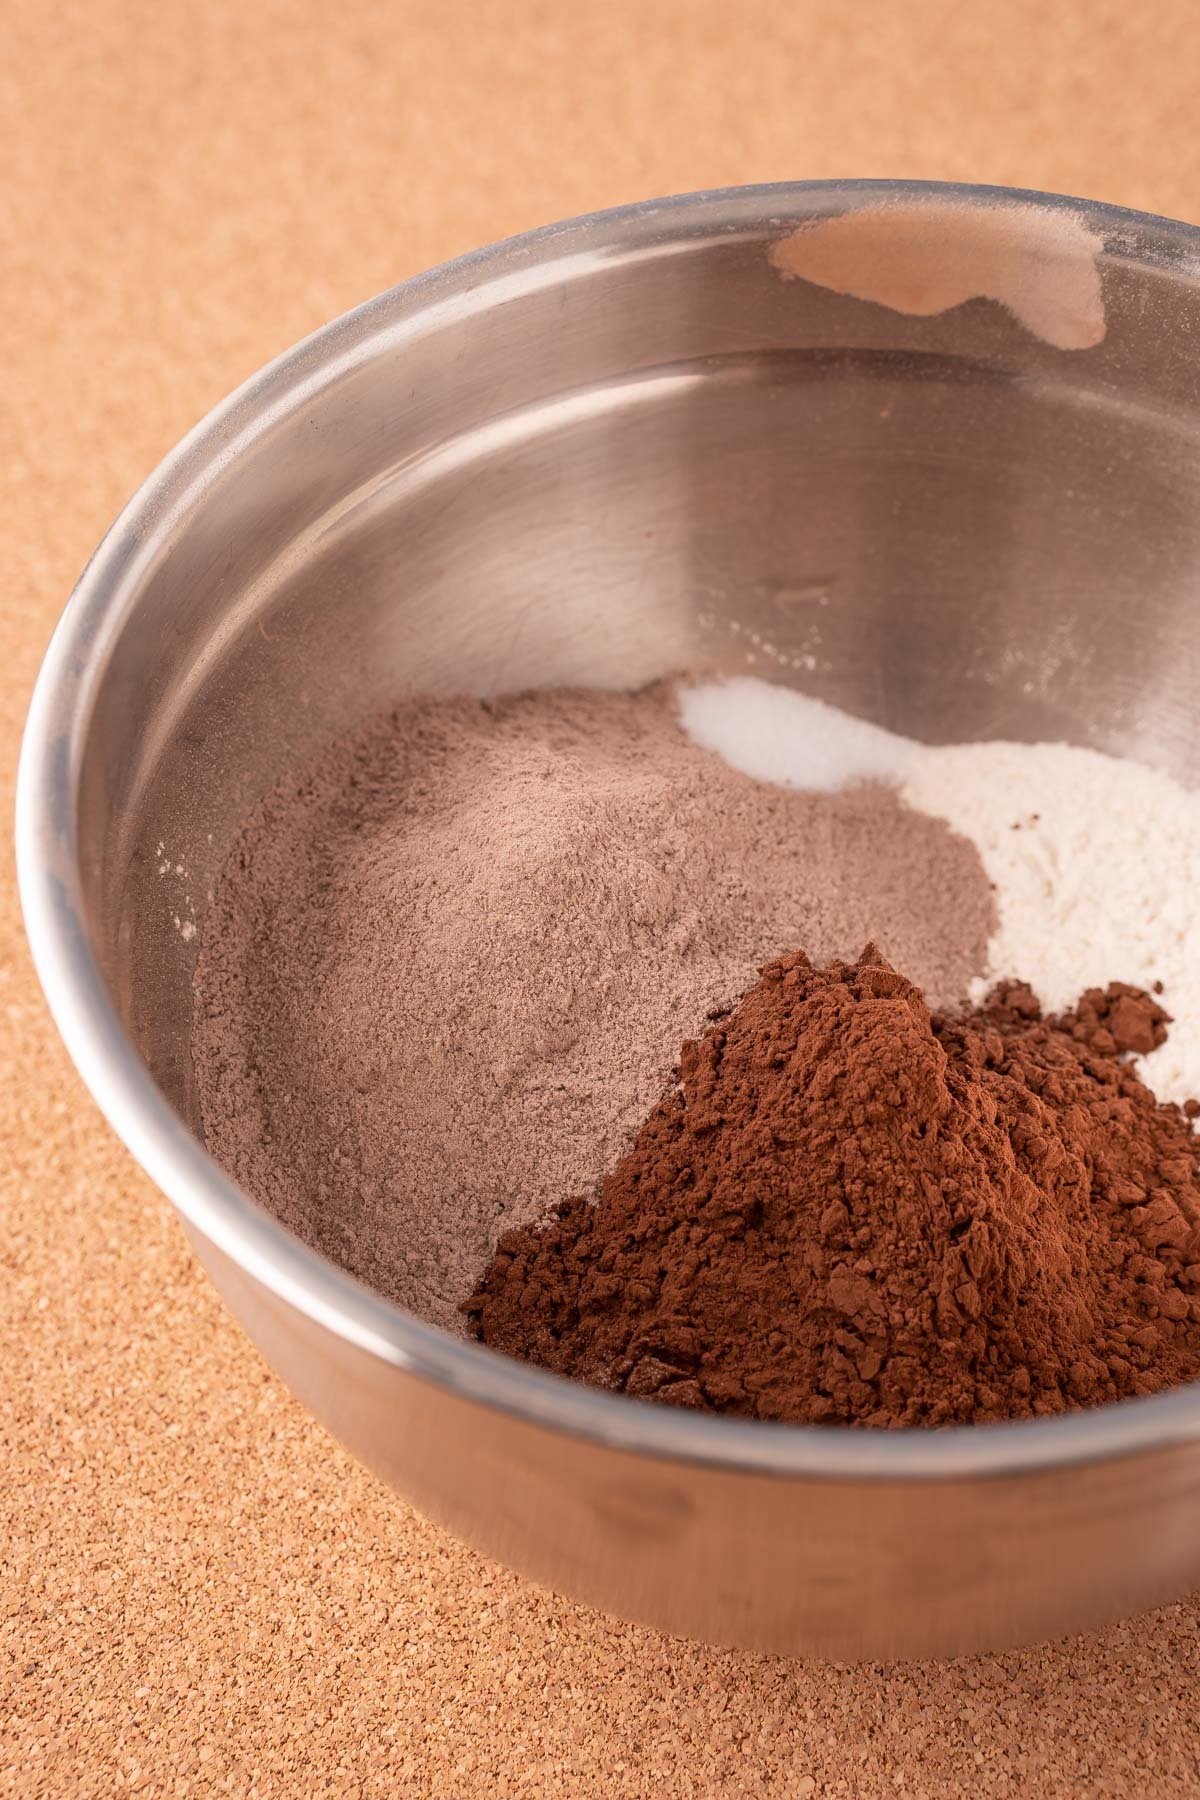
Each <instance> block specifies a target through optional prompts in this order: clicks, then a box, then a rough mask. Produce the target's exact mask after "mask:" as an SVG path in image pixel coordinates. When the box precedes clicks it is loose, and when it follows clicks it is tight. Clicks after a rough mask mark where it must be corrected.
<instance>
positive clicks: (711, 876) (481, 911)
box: [193, 687, 994, 1330]
mask: <svg viewBox="0 0 1200 1800" xmlns="http://www.w3.org/2000/svg"><path fill="white" fill-rule="evenodd" d="M993 925H994V913H993V906H992V899H991V895H990V892H989V889H988V884H987V880H986V878H985V876H984V873H983V870H982V867H981V865H980V862H979V858H978V855H977V853H976V852H975V850H974V849H973V848H972V847H971V845H969V844H968V843H967V842H966V841H965V840H964V839H963V838H961V837H958V836H956V835H955V834H954V833H953V832H952V831H951V830H950V829H949V828H948V827H947V826H946V825H945V824H943V823H941V822H939V821H935V820H933V819H931V818H929V817H927V816H926V815H925V814H923V813H919V812H915V811H913V810H912V809H910V808H909V807H907V806H905V805H904V804H903V803H902V802H901V800H900V799H899V798H898V796H897V795H896V794H895V792H894V791H892V790H889V789H887V788H884V787H881V786H879V785H875V786H871V785H867V786H862V785H860V786H858V787H856V788H855V789H854V790H853V791H852V792H845V793H837V794H829V795H816V794H808V793H799V792H794V791H789V790H787V789H786V788H782V787H771V786H766V785H763V784H761V783H759V782H755V781H753V780H750V779H749V778H748V777H747V776H746V775H744V774H741V773H738V772H736V771H735V770H733V769H731V768H730V767H729V766H728V765H727V764H726V763H724V762H723V761H722V760H721V759H720V758H719V757H717V756H715V755H712V754H710V753H709V752H708V751H706V750H703V749H701V748H699V747H697V746H696V745H694V744H692V743H690V742H689V741H688V739H687V737H686V736H685V734H684V732H683V730H682V729H681V727H680V723H679V719H678V716H677V711H676V704H675V698H674V694H673V692H672V690H671V689H669V688H666V687H662V688H656V689H652V690H649V691H647V692H644V693H641V694H637V695H632V696H630V695H619V694H601V693H590V692H580V691H576V692H565V691H560V692H557V693H538V694H528V695H524V696H520V697H517V698H510V699H505V700H499V701H490V702H485V701H477V700H469V699H458V700H437V701H433V700H425V701H421V700H417V701H413V702H411V703H408V704H406V705H404V706H401V707H400V708H399V709H397V710H396V711H395V712H394V713H392V714H391V715H389V716H387V717H384V718H381V719H377V720H374V721H372V722H369V723H368V724H366V725H364V726H363V728H362V729H361V730H358V731H356V732H355V733H353V734H351V735H350V736H349V737H348V738H346V739H344V740H343V741H342V742H340V743H338V744H335V745H334V746H332V747H331V748H330V749H329V750H327V751H326V752H325V753H324V754H323V755H321V756H318V757H317V758H316V759H315V760H314V761H313V762H312V763H311V764H310V765H309V766H308V767H307V768H305V769H303V770H301V771H300V772H299V773H296V774H294V775H291V776H289V777H287V778H286V779H284V780H283V781H281V782H280V783H279V785H278V786H277V787H276V789H275V790H274V792H272V793H271V794H270V795H269V796H268V797H267V798H266V800H265V801H264V802H263V803H262V804H261V805H260V806H259V807H258V809H257V810H256V812H255V813H254V815H253V816H252V817H251V818H250V819H249V821H248V822H247V824H246V826H245V827H244V829H243V831H242V832H241V834H240V836H239V838H238V840H237V842H236V844H235V846H234V848H233V851H232V854H231V855H230V857H229V859H228V861H227V863H226V865H225V868H224V870H223V873H222V875H221V877H220V879H219V881H218V883H217V884H216V888H215V891H214V893H213V894H212V896H211V900H210V903H209V906H208V909H207V914H206V918H205V922H204V931H203V941H202V946H201V953H200V958H199V962H198V965H197V971H196V1003H195V1021H194V1034H193V1045H194V1059H195V1068H196V1081H197V1088H198V1093H199V1099H200V1106H201V1113H202V1118H203V1123H204V1129H205V1134H206V1138H207V1141H208V1144H209V1147H210V1149H211V1150H212V1152H213V1154H214V1155H215V1156H216V1157H217V1158H218V1159H219V1160H220V1161H221V1162H222V1163H223V1164H224V1165H225V1166H226V1168H228V1169H229V1170H230V1171H231V1173H232V1174H233V1175H234V1176H235V1177H236V1178H237V1179H238V1180H239V1181H240V1182H241V1183H242V1184H243V1186H244V1187H245V1188H246V1189H247V1190H248V1191H249V1192H250V1193H251V1194H252V1195H253V1196H254V1197H255V1198H256V1199H257V1200H259V1201H260V1202H261V1203H262V1204H263V1205H264V1206H266V1207H267V1208H269V1209H270V1211H271V1212H273V1213H274V1214H275V1215H276V1216H277V1217H279V1218H280V1219H281V1220H283V1222H284V1223H285V1224H287V1225H288V1226H290V1227H291V1228H292V1229H293V1230H294V1231H296V1232H297V1233H298V1234H299V1235H300V1236H301V1237H303V1238H304V1239H305V1240H306V1241H307V1242H308V1243H310V1244H312V1245H313V1246H314V1247H316V1248H317V1249H319V1250H321V1251H322V1252H324V1253H325V1254H326V1255H328V1256H330V1257H331V1258H332V1259H333V1260H334V1261H336V1262H338V1263H340V1264H341V1265H342V1266H343V1267H344V1268H346V1269H348V1270H350V1271H351V1272H352V1273H353V1274H355V1275H357V1276H359V1277H360V1278H361V1279H362V1280H363V1281H365V1282H367V1283H368V1284H369V1285H370V1286H372V1287H373V1288H375V1289H377V1290H378V1291H379V1292H381V1293H383V1294H385V1295H387V1296H389V1297H390V1298H392V1299H393V1300H396V1301H399V1302H400V1303H401V1304H403V1305H405V1306H408V1307H410V1308H412V1309H413V1310H415V1311H416V1312H418V1313H420V1314H422V1315H423V1316H424V1317H425V1318H427V1319H429V1320H432V1321H433V1322H434V1323H437V1324H441V1325H445V1326H449V1327H451V1328H453V1329H459V1330H461V1329H463V1323H462V1319H461V1314H460V1311H459V1307H460V1303H461V1301H462V1300H463V1298H464V1297H465V1296H466V1295H467V1294H469V1293H470V1291H471V1289H472V1286H473V1285H474V1283H475V1281H476V1279H477V1277H478V1274H479V1271H480V1270H481V1269H482V1268H483V1267H484V1266H485V1264H486V1263H487V1261H488V1259H489V1257H490V1256H491V1254H492V1251H493V1250H494V1248H495V1244H496V1240H497V1238H498V1237H499V1235H500V1234H501V1232H503V1231H504V1230H506V1229H508V1228H510V1227H512V1226H514V1225H519V1224H522V1223H524V1222H526V1221H529V1220H531V1219H536V1218H538V1217H540V1216H542V1215H544V1214H545V1213H546V1212H547V1211H548V1209H550V1208H551V1207H552V1206H554V1205H556V1204H557V1203H558V1202H559V1201H561V1200H562V1198H563V1196H564V1195H567V1194H572V1193H587V1192H591V1191H592V1190H593V1189H594V1188H595V1185H596V1184H597V1183H598V1181H599V1180H600V1178H601V1176H602V1175H603V1174H604V1173H605V1171H606V1170H608V1169H610V1168H611V1167H612V1166H613V1164H614V1163H615V1162H616V1161H617V1159H618V1158H619V1157H620V1156H621V1155H622V1153H623V1152H624V1151H625V1150H627V1149H628V1147H629V1144H630V1143H631V1141H632V1139H633V1136H634V1134H635V1132H636V1131H637V1128H638V1126H639V1125H640V1124H641V1122H642V1120H643V1119H644V1118H645V1116H646V1114H647V1113H648V1112H649V1110H650V1109H651V1107H652V1106H653V1105H654V1103H655V1101H656V1100H657V1098H658V1096H659V1094H660V1093H661V1092H662V1089H663V1086H664V1084H665V1083H666V1081H667V1080H668V1078H669V1076H670V1071H671V1068H672V1065H673V1063H674V1061H675V1057H676V1055H677V1052H678V1047H679V1043H680V1040H681V1038H682V1037H685V1036H689V1035H694V1034H697V1033H699V1032H700V1031H701V1030H702V1029H703V1027H704V1024H705V1021H706V1019H707V1017H708V1015H709V1013H710V1012H711V1011H712V1010H713V1009H714V1008H715V1007H718V1006H722V1005H725V1004H727V1003H728V1002H729V1001H730V1000H731V999H732V998H733V997H734V996H736V995H737V994H739V993H741V992H743V991H744V990H745V989H746V987H747V986H748V985H749V983H750V982H751V981H752V980H753V979H754V973H755V970H756V968H757V967H758V965H759V964H761V963H762V962H764V961H766V960H767V959H768V958H770V957H773V956H776V955H778V954H780V953H781V952H783V951H785V950H787V949H788V948H789V947H790V946H791V945H793V944H797V943H800V944H803V945H805V946H806V948H807V949H808V950H809V952H810V953H811V954H812V955H813V957H814V958H815V959H816V960H818V961H820V962H824V961H827V960H828V959H830V958H832V957H835V956H850V955H854V954H855V953H856V951H857V950H858V949H859V948H860V946H861V945H862V944H863V943H864V942H865V941H866V939H867V938H869V937H874V938H876V939H877V940H878V941H879V942H880V944H881V945H882V947H883V948H884V949H885V950H886V952H887V954H888V955H889V956H891V957H892V959H893V960H894V961H895V962H896V963H897V964H898V965H899V966H901V967H902V968H903V969H904V970H905V971H906V972H907V973H908V974H909V975H911V976H912V977H913V979H914V980H915V981H917V982H918V983H919V984H920V985H921V986H922V987H923V988H924V989H925V991H926V992H927V993H928V994H929V996H930V998H931V999H932V1000H934V1001H935V1002H936V1003H937V1004H941V1005H954V1004H956V1003H962V1002H964V1001H965V998H966V994H967V990H968V987H969V985H970V982H971V980H972V978H973V977H974V976H976V975H977V974H979V973H980V971H981V970H982V968H983V961H984V948H985V945H986V942H987V939H988V935H989V933H990V932H991V930H992V928H993Z"/></svg>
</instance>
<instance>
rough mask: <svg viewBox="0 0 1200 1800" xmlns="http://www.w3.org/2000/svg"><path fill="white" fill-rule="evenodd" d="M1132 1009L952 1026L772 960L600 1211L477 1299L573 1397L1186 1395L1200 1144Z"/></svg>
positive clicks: (873, 1421) (866, 985)
mask: <svg viewBox="0 0 1200 1800" xmlns="http://www.w3.org/2000/svg"><path fill="white" fill-rule="evenodd" d="M1165 1020H1166V1015H1165V1014H1164V1013H1163V1011H1162V1009H1161V1008H1160V1007H1158V1006H1157V1005H1156V1004H1155V1003H1154V1002H1153V1001H1151V1000H1150V999H1148V998H1147V996H1145V995H1144V994H1139V993H1138V992H1137V991H1136V990H1135V989H1132V988H1128V987H1123V986H1120V985H1114V986H1113V987H1111V988H1110V989H1109V990H1107V992H1105V993H1100V992H1090V993H1088V994H1087V995H1085V996H1084V998H1083V1000H1082V1001H1081V1003H1080V1005H1079V1007H1078V1009H1077V1011H1076V1012H1075V1013H1072V1014H1068V1015H1066V1016H1064V1017H1062V1018H1060V1019H1050V1020H1042V1019H1041V1018H1040V1016H1039V1013H1038V1008H1037V1003H1036V1001H1035V1000H1034V998H1033V996H1032V995H1031V994H1030V992H1029V990H1028V989H1027V988H1024V987H1019V986H1016V985H1011V986H1009V987H1007V988H1005V989H1004V990H1002V991H1000V992H998V993H997V995H996V996H995V998H994V1001H993V1003H992V1005H991V1006H990V1007H989V1008H988V1009H987V1010H986V1011H985V1012H982V1013H975V1014H973V1015H971V1016H969V1017H967V1018H965V1019H964V1018H960V1019H958V1020H957V1021H955V1020H948V1019H945V1018H937V1019H931V1017H930V1013H929V1009H928V1007H927V1006H926V1005H925V1003H924V1001H923V1000H922V998H921V996H920V994H919V993H918V991H917V989H916V988H915V987H914V986H913V985H912V984H911V983H910V982H908V981H906V980H905V979H904V978H903V977H902V976H900V975H898V974H896V973H895V971H894V970H893V969H891V968H890V967H889V966H888V964H887V963H886V962H885V961H883V959H882V958H881V957H880V956H879V955H878V954H877V952H875V951H874V949H870V950H868V951H866V952H864V954H863V955H862V956H861V957H860V958H859V960H858V961H857V962H856V963H854V964H852V965H850V964H844V963H838V964H835V965H834V966H833V967H832V968H830V969H828V970H825V971H821V970H817V969H815V968H814V967H813V965H812V963H811V962H810V961H809V959H808V957H807V956H805V955H803V954H801V953H800V952H795V953H793V954H791V955H788V956H785V957H783V958H781V959H780V960H778V961H776V962H774V963H771V964H770V965H769V966H768V967H767V968H765V969H764V970H763V972H762V976H761V979H760V980H759V982H758V983H757V985H756V986H755V987H753V988H752V989H751V991H750V992H749V993H748V994H747V996H746V998H745V999H744V1000H743V1001H742V1003H741V1005H740V1006H738V1007H737V1009H736V1010H735V1011H734V1012H733V1013H732V1015H731V1016H730V1017H729V1018H728V1019H726V1020H723V1021H722V1022H720V1023H718V1024H716V1025H714V1026H712V1027H711V1028H710V1029H709V1030H708V1031H707V1032H706V1033H705V1034H704V1036H703V1037H702V1038H701V1039H699V1041H693V1042H690V1043H686V1044H685V1045H684V1047H683V1053H682V1057H681V1060H680V1065H679V1071H678V1075H679V1079H678V1084H677V1085H675V1086H672V1088H671V1089H670V1090H669V1091H668V1092H667V1093H666V1094H665V1095H664V1096H663V1097H662V1099H661V1100H660V1101H659V1103H658V1105H657V1106H656V1107H655V1108H654V1110H653V1112H652V1113H651V1115H650V1117H649V1119H648V1120H647V1122H646V1124H645V1125H644V1126H643V1128H642V1130H641V1131H640V1132H639V1134H638V1137H637V1140H636V1142H635V1144H634V1145H633V1148H632V1149H631V1150H630V1151H629V1153H628V1155H626V1156H625V1157H624V1158H623V1159H622V1160H621V1162H620V1163H619V1164H618V1165H617V1167H616V1169H615V1170H614V1171H613V1172H612V1173H611V1174H610V1175H609V1176H608V1177H607V1178H606V1179H605V1181H604V1183H603V1188H602V1192H601V1194H600V1198H599V1200H598V1202H597V1203H595V1204H592V1203H590V1202H589V1201H588V1200H587V1199H577V1200H574V1201H571V1202H569V1203H568V1204H566V1205H564V1206H563V1207H562V1208H561V1209H560V1211H559V1213H558V1215H557V1216H556V1217H555V1218H553V1219H552V1220H550V1221H548V1222H545V1223H544V1224H542V1225H541V1226H540V1227H535V1228H526V1229H524V1230H520V1231H514V1232H512V1233H509V1234H508V1235H507V1236H506V1237H505V1238H504V1239H503V1240H502V1243H501V1246H500V1249H499V1251H498V1253H497V1255H496V1257H495V1259H494V1261H493V1262H492V1265H491V1267H490V1268H489V1269H488V1271H487V1273H486V1275H485V1276H484V1278H483V1280H482V1282H481V1283H480V1286H479V1288H478V1290H477V1292H476V1294H475V1296H474V1298H473V1299H472V1300H471V1301H470V1302H469V1303H468V1310H469V1312H470V1315H471V1318H472V1321H473V1323H474V1326H475V1329H476V1331H477V1332H478V1334H479V1336H481V1337H482V1338H483V1339H484V1340H485V1342H487V1343H489V1344H492V1345H494V1346H496V1347H497V1348H499V1349H502V1350H506V1351H509V1352H510V1353H513V1354H516V1355H521V1356H525V1357H527V1358H529V1359H531V1360H533V1361H536V1362H539V1363H542V1364H544V1365H545V1366H546V1367H548V1368H551V1369H555V1370H557V1371H559V1372H560V1373H563V1374H568V1375H575V1376H579V1377H581V1378H582V1379H584V1380H587V1381H592V1382H595V1383H597V1384H599V1385H601V1386H603V1387H608V1388H617V1389H621V1390H623V1391H624V1392H626V1393H628V1394H633V1395H643V1396H650V1395H653V1396H655V1397H656V1398H659V1399H661V1400H665V1401H670V1402H673V1403H675V1404H677V1405H684V1406H694V1407H701V1408H706V1409H711V1410H715V1411H720V1412H733V1413H742V1414H749V1415H753V1416H756V1417H759V1418H768V1419H794V1420H807V1421H810V1422H825V1421H832V1422H844V1423H848V1424H864V1425H937V1424H942V1423H945V1422H948V1421H951V1420H987V1419H1002V1418H1018V1417H1023V1416H1026V1415H1029V1414H1038V1413H1051V1412H1060V1411H1063V1410H1066V1409H1070V1408H1076V1407H1079V1406H1083V1405H1088V1404H1093V1403H1097V1402H1100V1401H1103V1400H1113V1399H1118V1398H1121V1397H1123V1396H1125V1395H1130V1394H1147V1393H1152V1392H1154V1391H1155V1390H1156V1389H1158V1388H1161V1387H1163V1386H1166V1385H1168V1384H1169V1383H1173V1382H1178V1381H1188V1380H1192V1379H1195V1378H1196V1377H1197V1376H1198V1375H1200V1185H1198V1183H1197V1170H1196V1151H1197V1146H1196V1142H1195V1140H1194V1138H1193V1136H1192V1131H1191V1126H1190V1124H1189V1121H1188V1119H1187V1118H1186V1117H1185V1115H1184V1113H1183V1112H1182V1111H1181V1110H1180V1108H1178V1107H1176V1106H1174V1105H1165V1106H1160V1105H1159V1104H1158V1103H1157V1102H1156V1101H1155V1099H1154V1096H1153V1095H1152V1094H1151V1093H1150V1091H1149V1089H1147V1088H1146V1087H1145V1086H1144V1085H1143V1084H1142V1082H1141V1081H1140V1080H1139V1079H1138V1077H1137V1075H1136V1074H1135V1073H1134V1071H1133V1069H1132V1068H1131V1067H1129V1066H1128V1064H1127V1063H1125V1062H1123V1061H1122V1060H1121V1055H1122V1052H1124V1051H1126V1050H1131V1049H1152V1048H1153V1047H1154V1045H1155V1044H1156V1043H1158V1042H1161V1041H1162V1040H1163V1037H1164V1035H1165V1033H1164V1022H1165Z"/></svg>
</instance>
